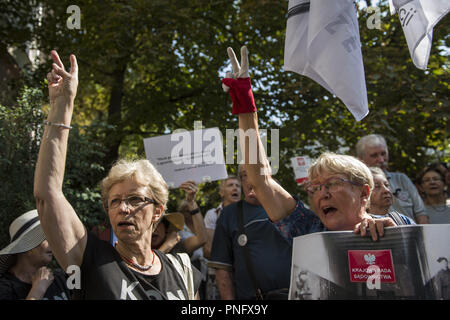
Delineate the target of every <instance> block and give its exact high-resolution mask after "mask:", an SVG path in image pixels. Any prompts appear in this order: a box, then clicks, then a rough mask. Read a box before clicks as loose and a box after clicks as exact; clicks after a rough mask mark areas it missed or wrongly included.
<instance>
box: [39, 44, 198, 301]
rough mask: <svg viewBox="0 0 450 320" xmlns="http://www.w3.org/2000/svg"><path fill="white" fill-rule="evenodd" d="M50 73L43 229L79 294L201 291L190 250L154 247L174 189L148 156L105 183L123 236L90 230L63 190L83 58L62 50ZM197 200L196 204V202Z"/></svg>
mask: <svg viewBox="0 0 450 320" xmlns="http://www.w3.org/2000/svg"><path fill="white" fill-rule="evenodd" d="M51 57H52V59H53V62H54V63H53V68H52V71H51V72H50V73H48V74H47V80H48V89H49V97H50V110H49V114H48V118H47V121H46V122H45V125H46V126H45V130H44V136H43V139H42V141H41V145H40V150H39V158H38V163H37V166H36V172H35V180H34V196H35V198H36V205H37V210H38V213H39V219H40V221H41V225H42V229H43V230H44V234H45V237H46V239H47V240H48V243H49V244H50V247H51V248H52V251H53V253H54V255H55V257H56V260H57V261H58V263H59V264H60V266H61V267H62V268H63V269H64V270H67V269H68V267H71V269H72V270H75V271H74V273H75V274H74V276H75V277H76V274H77V273H78V276H79V278H80V281H79V284H78V286H75V290H74V291H75V292H74V298H76V299H99V300H100V299H108V300H116V299H121V300H127V299H131V300H154V299H158V300H175V299H183V300H184V299H195V298H197V297H198V295H196V293H197V291H198V288H199V286H200V281H201V275H200V272H199V271H198V270H197V269H195V268H194V267H192V266H191V264H190V260H189V256H187V255H186V254H184V256H183V254H180V255H176V256H172V255H169V254H164V253H162V252H159V251H158V250H152V248H151V244H152V234H153V231H154V229H155V226H156V225H157V224H158V222H159V221H160V219H161V218H162V217H163V216H164V211H165V206H166V203H167V201H168V196H169V191H168V188H167V184H166V182H165V181H164V179H163V178H162V176H161V174H160V173H159V172H158V171H157V170H156V169H155V168H154V166H153V165H152V164H151V163H150V162H149V161H148V160H136V161H127V160H120V161H118V162H117V163H116V164H114V165H113V167H112V168H111V170H110V171H109V173H108V176H107V177H106V178H105V179H103V181H102V183H101V191H102V201H103V206H104V208H105V210H106V212H107V213H108V217H109V220H110V223H111V226H112V229H113V231H114V233H115V234H116V236H117V239H118V240H117V242H116V243H115V244H114V246H111V244H109V243H108V242H105V241H102V240H100V239H98V238H97V237H95V236H94V235H92V234H90V233H88V232H87V230H86V228H85V227H84V225H83V223H82V222H81V220H80V218H79V217H78V215H77V213H76V212H75V210H74V208H73V207H72V205H71V204H70V203H69V202H68V201H67V199H66V197H65V196H64V194H63V190H62V185H63V179H64V169H65V160H66V153H67V143H68V137H69V130H70V129H71V126H70V122H71V119H72V113H73V109H74V100H75V96H76V93H77V87H78V64H77V59H76V57H75V55H71V56H70V63H71V67H70V71H66V69H65V67H64V65H63V63H62V62H61V60H60V58H59V56H58V54H57V52H56V51H52V52H51ZM193 209H195V208H191V210H193Z"/></svg>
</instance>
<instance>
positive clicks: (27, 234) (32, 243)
mask: <svg viewBox="0 0 450 320" xmlns="http://www.w3.org/2000/svg"><path fill="white" fill-rule="evenodd" d="M9 236H10V237H11V243H10V244H9V245H8V246H6V247H5V248H3V249H2V250H1V251H0V274H2V273H4V272H5V271H7V270H8V269H9V268H10V267H11V266H12V264H13V263H14V255H15V254H17V253H22V252H27V251H29V250H31V249H34V248H36V247H37V246H38V245H40V244H41V243H42V241H44V240H45V235H44V232H43V231H42V228H41V222H40V221H39V216H38V212H37V210H31V211H28V212H26V213H24V214H22V215H21V216H19V217H18V218H16V219H15V220H14V221H13V222H12V223H11V225H10V226H9Z"/></svg>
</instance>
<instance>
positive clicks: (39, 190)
mask: <svg viewBox="0 0 450 320" xmlns="http://www.w3.org/2000/svg"><path fill="white" fill-rule="evenodd" d="M51 56H52V59H53V62H54V63H53V68H52V71H51V72H50V73H48V74H47V80H48V91H49V97H50V111H49V114H48V117H47V124H46V125H45V129H44V136H43V139H42V141H41V146H40V150H39V158H38V162H37V165H36V171H35V178H34V197H35V198H36V206H37V210H38V213H39V218H40V220H41V225H42V229H43V230H44V233H45V236H46V239H47V241H48V242H49V244H50V247H51V248H52V251H53V253H54V255H55V257H56V259H57V260H58V263H59V264H60V266H61V267H62V268H63V269H66V268H67V267H68V266H69V265H81V262H82V259H83V253H84V249H85V247H86V242H87V237H86V230H85V228H84V226H83V224H82V222H81V221H80V219H79V218H78V216H77V214H76V212H75V211H74V209H73V208H72V206H71V205H70V203H69V202H68V201H67V199H66V198H65V196H64V194H63V192H62V185H63V179H64V169H65V163H66V153H67V141H68V137H69V128H70V122H71V119H72V112H73V106H74V100H75V96H76V92H77V87H78V64H77V59H76V57H75V56H74V55H71V56H70V64H71V67H70V71H69V72H67V71H66V70H65V68H64V65H63V63H62V62H61V59H60V58H59V56H58V53H57V52H56V51H52V52H51Z"/></svg>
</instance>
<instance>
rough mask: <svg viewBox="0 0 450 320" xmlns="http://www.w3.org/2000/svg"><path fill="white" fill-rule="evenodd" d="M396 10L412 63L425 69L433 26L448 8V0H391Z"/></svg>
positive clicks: (449, 8) (449, 6) (449, 1)
mask: <svg viewBox="0 0 450 320" xmlns="http://www.w3.org/2000/svg"><path fill="white" fill-rule="evenodd" d="M392 5H393V8H392V6H391V12H392V11H393V10H395V11H397V12H398V17H399V19H400V23H401V25H402V27H403V32H404V33H405V38H406V42H407V43H408V48H409V53H410V54H411V58H412V60H413V62H414V65H415V66H416V67H417V68H419V69H422V70H425V69H426V68H427V65H428V58H429V57H430V50H431V43H432V40H433V28H434V26H435V25H436V24H437V23H438V22H439V21H440V20H441V19H442V18H443V17H444V16H445V15H446V14H447V13H448V11H449V10H450V0H392Z"/></svg>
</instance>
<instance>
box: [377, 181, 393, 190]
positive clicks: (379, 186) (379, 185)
mask: <svg viewBox="0 0 450 320" xmlns="http://www.w3.org/2000/svg"><path fill="white" fill-rule="evenodd" d="M382 186H384V187H385V188H387V189H389V188H390V187H391V185H390V184H389V182H387V183H375V184H374V186H373V190H379V189H381V187H382Z"/></svg>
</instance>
